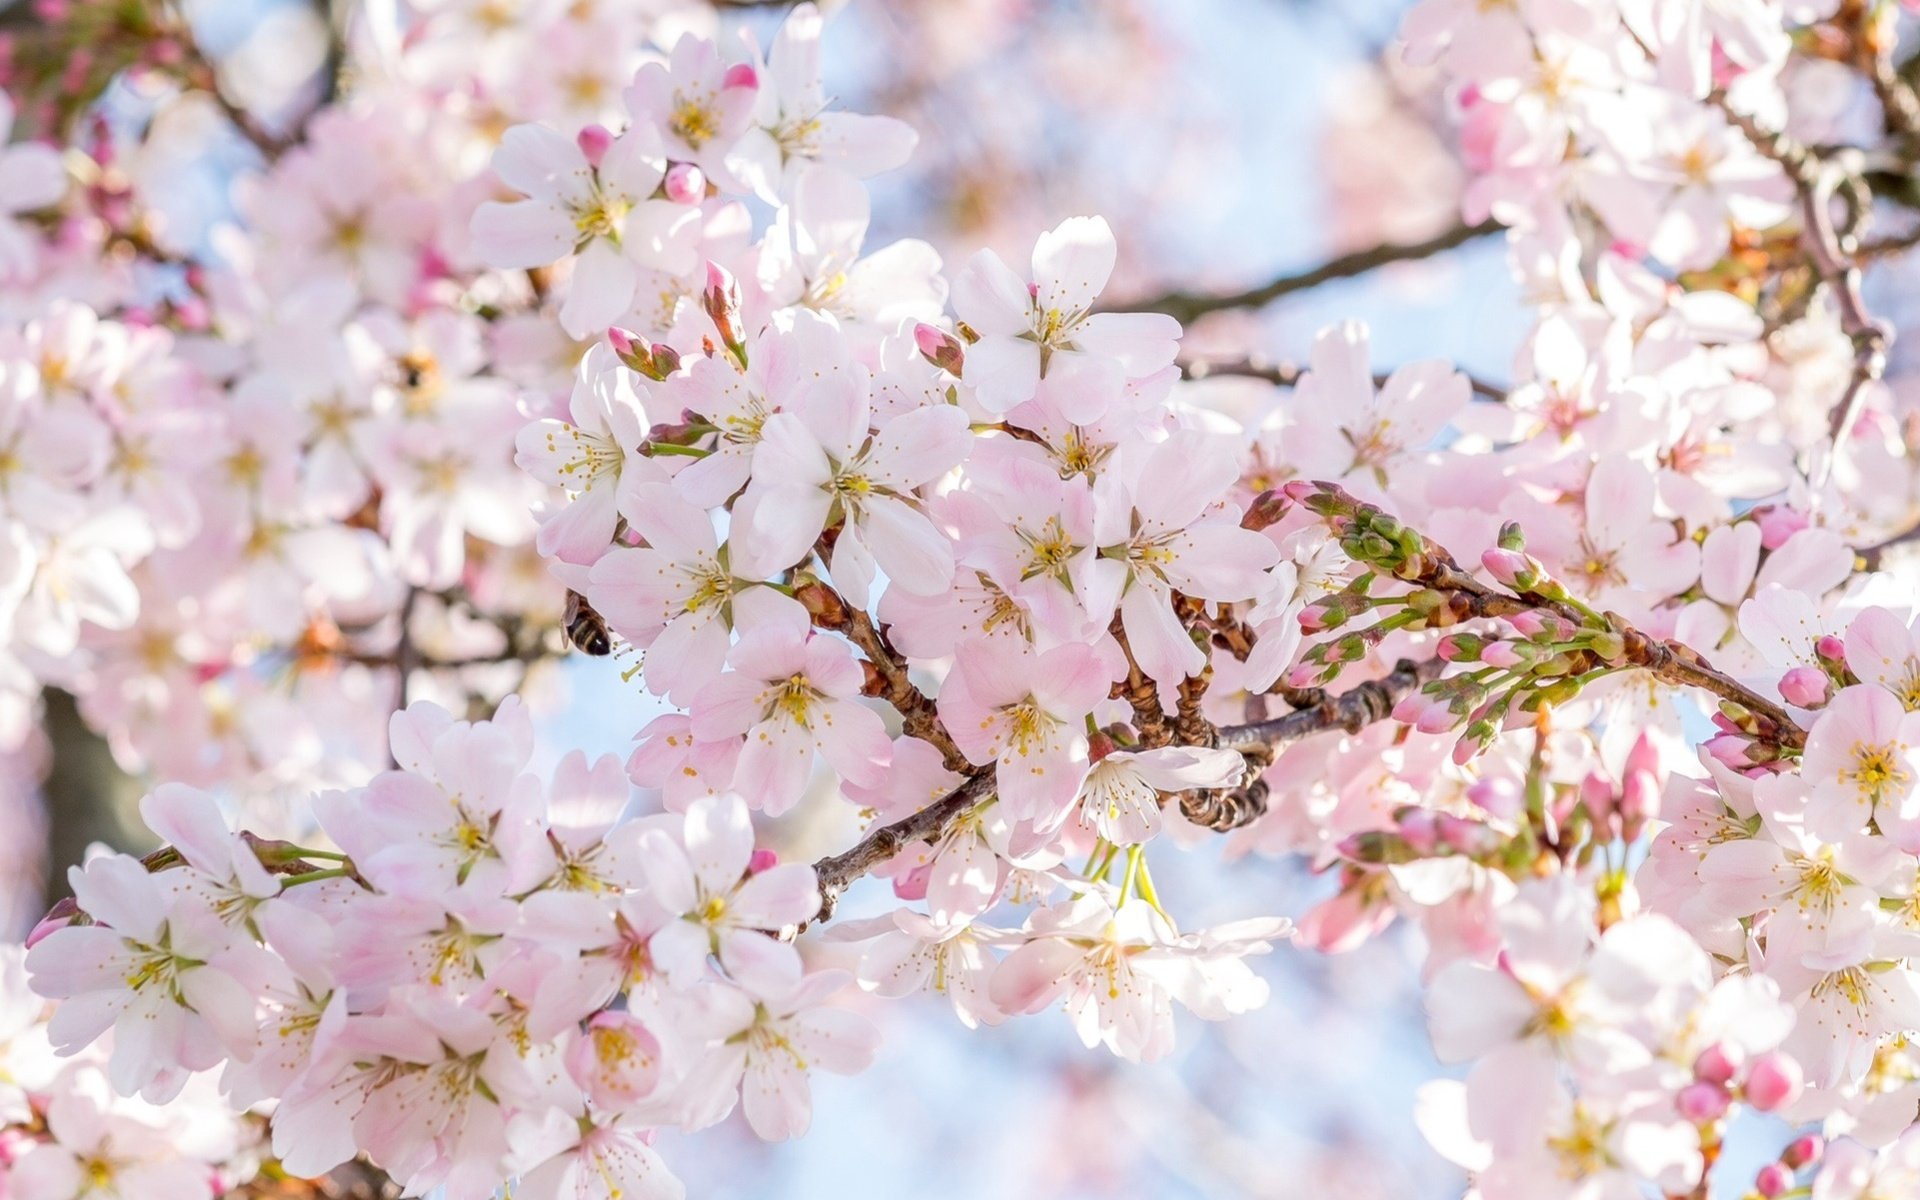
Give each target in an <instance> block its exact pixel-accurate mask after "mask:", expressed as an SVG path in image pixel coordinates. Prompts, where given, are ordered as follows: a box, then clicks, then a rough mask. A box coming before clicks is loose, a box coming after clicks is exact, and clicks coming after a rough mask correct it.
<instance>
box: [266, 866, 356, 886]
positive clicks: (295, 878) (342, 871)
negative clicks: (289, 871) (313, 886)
mask: <svg viewBox="0 0 1920 1200" xmlns="http://www.w3.org/2000/svg"><path fill="white" fill-rule="evenodd" d="M352 874H353V870H352V869H351V868H349V867H327V868H325V869H323V870H319V871H305V872H302V873H301V874H299V875H286V876H283V877H281V880H280V886H281V887H298V886H299V885H301V884H303V883H319V882H320V881H321V880H323V879H345V878H347V877H348V876H349V875H352Z"/></svg>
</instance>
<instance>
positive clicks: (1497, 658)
mask: <svg viewBox="0 0 1920 1200" xmlns="http://www.w3.org/2000/svg"><path fill="white" fill-rule="evenodd" d="M1529 657H1531V656H1530V655H1527V654H1523V653H1521V651H1520V647H1519V646H1516V645H1515V644H1514V643H1512V642H1488V643H1487V648H1486V649H1485V650H1483V651H1481V652H1480V661H1481V662H1483V663H1486V664H1487V665H1488V666H1490V667H1499V668H1500V669H1501V670H1503V671H1509V670H1512V669H1513V668H1514V667H1517V666H1519V665H1521V664H1522V663H1524V662H1526V661H1527V659H1528V658H1529Z"/></svg>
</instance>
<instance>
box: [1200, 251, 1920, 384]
mask: <svg viewBox="0 0 1920 1200" xmlns="http://www.w3.org/2000/svg"><path fill="white" fill-rule="evenodd" d="M1916 240H1917V241H1920V237H1917V238H1916ZM1304 374H1306V369H1305V368H1304V367H1301V366H1299V365H1297V364H1295V363H1291V362H1277V363H1274V362H1268V361H1267V360H1266V359H1264V358H1230V359H1220V360H1218V361H1215V360H1212V359H1192V360H1189V361H1187V362H1183V363H1181V364H1180V376H1181V378H1183V379H1187V380H1191V381H1193V382H1195V383H1198V382H1199V381H1201V380H1203V379H1224V378H1234V379H1264V380H1266V381H1267V382H1268V383H1271V384H1273V385H1274V386H1275V387H1288V388H1290V387H1294V386H1296V385H1298V384H1299V382H1300V377H1301V376H1302V375H1304ZM1460 374H1462V375H1465V376H1466V380H1467V386H1468V387H1470V388H1472V389H1473V394H1474V395H1476V396H1478V397H1480V398H1481V399H1483V400H1491V401H1493V402H1494V403H1495V404H1504V403H1506V399H1507V393H1506V389H1504V388H1498V387H1495V386H1494V385H1493V384H1491V383H1488V382H1487V381H1486V380H1484V379H1476V378H1474V377H1473V376H1472V375H1467V373H1466V372H1465V371H1461V372H1460ZM1391 378H1393V372H1391V371H1382V372H1380V373H1379V374H1377V375H1375V376H1374V377H1373V385H1374V386H1375V387H1385V386H1386V385H1387V380H1389V379H1391Z"/></svg>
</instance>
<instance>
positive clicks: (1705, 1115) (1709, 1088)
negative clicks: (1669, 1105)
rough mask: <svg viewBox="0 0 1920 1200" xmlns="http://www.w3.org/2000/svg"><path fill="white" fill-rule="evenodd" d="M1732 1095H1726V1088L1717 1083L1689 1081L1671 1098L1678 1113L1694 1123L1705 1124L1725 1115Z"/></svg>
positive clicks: (1731, 1100)
mask: <svg viewBox="0 0 1920 1200" xmlns="http://www.w3.org/2000/svg"><path fill="white" fill-rule="evenodd" d="M1732 1102H1733V1097H1731V1096H1729V1095H1727V1089H1725V1088H1723V1087H1721V1086H1720V1085H1719V1084H1717V1083H1705V1082H1700V1083H1690V1084H1688V1085H1687V1086H1685V1087H1683V1088H1681V1089H1680V1093H1679V1094H1678V1095H1676V1096H1675V1097H1674V1098H1673V1106H1674V1108H1675V1110H1677V1111H1678V1112H1679V1114H1680V1115H1681V1116H1683V1117H1685V1118H1686V1119H1687V1120H1689V1121H1692V1122H1693V1123H1694V1124H1695V1125H1705V1124H1707V1123H1708V1122H1710V1121H1718V1120H1719V1119H1720V1118H1721V1117H1724V1116H1726V1115H1727V1107H1728V1105H1730V1104H1731V1103H1732Z"/></svg>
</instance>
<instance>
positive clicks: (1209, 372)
mask: <svg viewBox="0 0 1920 1200" xmlns="http://www.w3.org/2000/svg"><path fill="white" fill-rule="evenodd" d="M1459 373H1460V374H1461V375H1465V376H1466V380H1467V386H1468V387H1470V388H1472V389H1473V394H1474V395H1476V396H1479V397H1480V398H1481V399H1483V400H1491V401H1493V402H1494V403H1495V404H1504V403H1505V402H1506V399H1507V392H1506V389H1505V388H1500V387H1495V386H1494V385H1493V384H1491V383H1488V382H1487V381H1486V380H1484V379H1476V378H1474V377H1473V376H1472V375H1467V373H1466V372H1465V371H1461V372H1459ZM1304 374H1306V368H1304V367H1301V366H1299V365H1297V364H1295V363H1291V362H1277V363H1275V362H1268V361H1267V360H1266V359H1264V358H1258V357H1250V358H1229V359H1219V360H1215V359H1204V358H1203V359H1193V360H1190V361H1187V362H1183V363H1181V364H1180V375H1181V377H1182V378H1184V379H1188V380H1191V381H1193V382H1196V383H1197V382H1199V381H1200V380H1203V379H1222V378H1229V377H1231V378H1234V379H1264V380H1265V381H1267V382H1268V383H1271V384H1273V385H1274V386H1275V387H1289V388H1290V387H1295V386H1297V385H1298V384H1299V382H1300V377H1301V376H1302V375H1304ZM1392 378H1393V372H1391V371H1382V372H1380V373H1379V374H1377V375H1375V376H1374V377H1373V385H1374V386H1375V387H1385V386H1386V385H1387V380H1389V379H1392Z"/></svg>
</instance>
